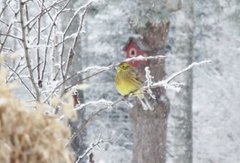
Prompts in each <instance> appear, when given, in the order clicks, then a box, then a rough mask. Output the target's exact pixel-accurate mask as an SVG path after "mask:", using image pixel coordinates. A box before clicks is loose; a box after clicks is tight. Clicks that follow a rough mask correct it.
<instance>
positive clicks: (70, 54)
mask: <svg viewBox="0 0 240 163" xmlns="http://www.w3.org/2000/svg"><path fill="white" fill-rule="evenodd" d="M90 4H91V2H89V3H88V4H87V5H86V6H82V7H80V8H79V9H78V10H77V11H76V12H75V13H74V15H73V16H72V18H71V19H70V20H69V22H68V24H67V27H66V28H65V30H64V32H63V36H62V42H63V40H65V37H66V34H67V32H68V30H69V28H70V26H71V25H72V23H73V20H74V19H75V17H76V16H78V13H79V12H80V11H81V9H83V8H85V10H84V12H83V15H82V18H84V15H85V13H86V11H87V9H88V6H89V5H90ZM82 21H83V19H82V20H81V25H80V26H79V27H78V31H79V32H80V30H81V29H82V27H81V26H82ZM76 37H78V35H77V36H76ZM76 41H77V38H76V39H75V41H74V47H75V42H76ZM64 49H65V44H62V48H61V52H60V63H59V64H60V65H62V64H63V54H64ZM73 50H74V48H73V49H70V51H69V56H70V57H71V56H72V55H73V53H72V52H73ZM68 58H69V57H68ZM68 62H69V61H68ZM67 64H68V63H67ZM66 67H67V68H66V69H65V71H66V70H68V66H66ZM60 72H61V75H62V79H63V80H64V79H65V75H66V74H65V72H64V71H63V69H62V67H60ZM62 90H63V89H62Z"/></svg>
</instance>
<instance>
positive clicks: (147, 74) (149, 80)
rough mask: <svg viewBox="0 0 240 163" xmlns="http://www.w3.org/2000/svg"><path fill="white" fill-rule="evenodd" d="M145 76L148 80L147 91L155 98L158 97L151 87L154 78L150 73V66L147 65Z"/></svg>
mask: <svg viewBox="0 0 240 163" xmlns="http://www.w3.org/2000/svg"><path fill="white" fill-rule="evenodd" d="M145 72H146V74H145V77H146V82H147V85H146V87H147V93H148V94H149V95H150V96H151V97H152V98H153V99H156V97H155V95H154V94H153V92H152V90H151V89H150V86H151V85H152V84H153V81H152V79H153V78H154V77H153V76H152V75H151V74H150V73H151V72H150V70H149V67H145Z"/></svg>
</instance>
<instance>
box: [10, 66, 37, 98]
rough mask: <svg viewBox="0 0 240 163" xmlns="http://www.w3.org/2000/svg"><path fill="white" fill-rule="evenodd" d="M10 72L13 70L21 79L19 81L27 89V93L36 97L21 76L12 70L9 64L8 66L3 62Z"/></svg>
mask: <svg viewBox="0 0 240 163" xmlns="http://www.w3.org/2000/svg"><path fill="white" fill-rule="evenodd" d="M5 65H6V66H7V67H8V68H9V69H10V70H11V71H12V72H14V73H15V74H16V75H17V77H18V78H19V80H20V81H21V83H22V84H23V85H24V86H25V88H26V89H27V90H28V91H29V93H30V94H31V95H32V96H33V98H34V99H36V96H35V95H34V94H33V92H32V91H31V90H30V88H28V86H27V84H26V83H25V82H24V81H23V80H22V78H21V76H20V75H19V74H18V73H17V72H16V71H15V70H14V69H12V68H11V67H10V66H8V65H7V64H5Z"/></svg>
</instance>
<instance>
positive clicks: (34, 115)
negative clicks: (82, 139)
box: [0, 69, 74, 163]
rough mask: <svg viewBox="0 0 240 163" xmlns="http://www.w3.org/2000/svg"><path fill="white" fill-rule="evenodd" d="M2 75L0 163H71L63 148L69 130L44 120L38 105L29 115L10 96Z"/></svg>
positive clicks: (1, 73) (54, 120)
mask: <svg viewBox="0 0 240 163" xmlns="http://www.w3.org/2000/svg"><path fill="white" fill-rule="evenodd" d="M4 74H6V73H5V71H3V70H1V69H0V160H1V163H53V162H54V163H55V162H56V163H73V162H74V155H73V152H72V151H71V149H68V148H66V146H65V144H66V139H67V138H69V137H70V130H69V128H67V126H65V125H64V124H63V123H61V122H60V121H59V120H58V119H57V118H56V117H54V116H49V115H48V116H46V115H44V114H43V113H42V111H41V110H44V108H43V106H41V105H39V106H38V109H37V111H29V109H28V110H27V108H26V107H25V106H26V105H25V104H24V102H22V101H19V100H17V99H16V98H15V97H14V96H12V94H11V89H12V88H13V85H12V84H6V82H5V78H4V76H5V75H4Z"/></svg>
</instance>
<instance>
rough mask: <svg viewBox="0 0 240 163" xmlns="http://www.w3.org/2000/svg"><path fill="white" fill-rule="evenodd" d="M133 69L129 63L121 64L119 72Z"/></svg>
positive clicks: (118, 68) (118, 67)
mask: <svg viewBox="0 0 240 163" xmlns="http://www.w3.org/2000/svg"><path fill="white" fill-rule="evenodd" d="M130 68H131V65H130V64H129V63H128V62H121V63H120V64H119V65H118V66H117V72H119V71H127V70H129V69H130Z"/></svg>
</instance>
